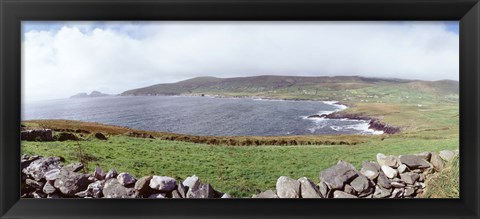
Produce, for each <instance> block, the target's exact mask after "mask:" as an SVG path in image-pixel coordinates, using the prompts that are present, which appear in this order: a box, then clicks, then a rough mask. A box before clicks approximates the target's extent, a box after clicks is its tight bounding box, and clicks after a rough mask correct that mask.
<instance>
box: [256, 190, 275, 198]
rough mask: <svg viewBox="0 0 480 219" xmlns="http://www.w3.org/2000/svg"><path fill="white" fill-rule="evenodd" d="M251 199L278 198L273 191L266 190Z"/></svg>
mask: <svg viewBox="0 0 480 219" xmlns="http://www.w3.org/2000/svg"><path fill="white" fill-rule="evenodd" d="M252 198H278V196H277V194H276V193H275V192H274V191H272V190H267V191H265V192H262V193H260V194H258V195H253V196H252Z"/></svg>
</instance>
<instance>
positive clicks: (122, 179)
mask: <svg viewBox="0 0 480 219" xmlns="http://www.w3.org/2000/svg"><path fill="white" fill-rule="evenodd" d="M117 180H118V182H119V183H120V184H122V185H124V186H129V185H132V184H134V183H135V182H136V181H137V179H135V177H133V176H132V175H130V174H129V173H120V174H118V176H117Z"/></svg>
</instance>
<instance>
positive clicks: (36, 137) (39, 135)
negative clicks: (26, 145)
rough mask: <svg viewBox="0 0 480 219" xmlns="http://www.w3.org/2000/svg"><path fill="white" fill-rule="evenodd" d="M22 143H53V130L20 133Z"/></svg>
mask: <svg viewBox="0 0 480 219" xmlns="http://www.w3.org/2000/svg"><path fill="white" fill-rule="evenodd" d="M20 139H21V140H22V141H53V135H52V130H51V129H35V130H26V131H22V132H20Z"/></svg>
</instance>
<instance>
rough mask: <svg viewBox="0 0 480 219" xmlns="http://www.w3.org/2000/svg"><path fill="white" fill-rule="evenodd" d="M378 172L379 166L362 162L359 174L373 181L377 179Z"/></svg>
mask: <svg viewBox="0 0 480 219" xmlns="http://www.w3.org/2000/svg"><path fill="white" fill-rule="evenodd" d="M379 171H380V165H378V164H377V163H374V162H367V161H364V162H363V163H362V169H361V170H360V173H361V174H363V175H364V176H366V177H367V178H369V179H371V180H374V179H376V178H377V177H378V174H379Z"/></svg>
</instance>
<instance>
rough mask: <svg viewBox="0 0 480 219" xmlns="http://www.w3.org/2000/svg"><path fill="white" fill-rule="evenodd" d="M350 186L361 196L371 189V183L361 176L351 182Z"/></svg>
mask: <svg viewBox="0 0 480 219" xmlns="http://www.w3.org/2000/svg"><path fill="white" fill-rule="evenodd" d="M350 185H351V186H352V187H353V189H354V190H355V191H356V192H357V193H359V194H360V193H363V192H365V191H367V190H368V187H370V181H369V180H368V178H367V177H365V176H362V175H359V176H358V177H356V178H355V179H353V181H352V182H350Z"/></svg>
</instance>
